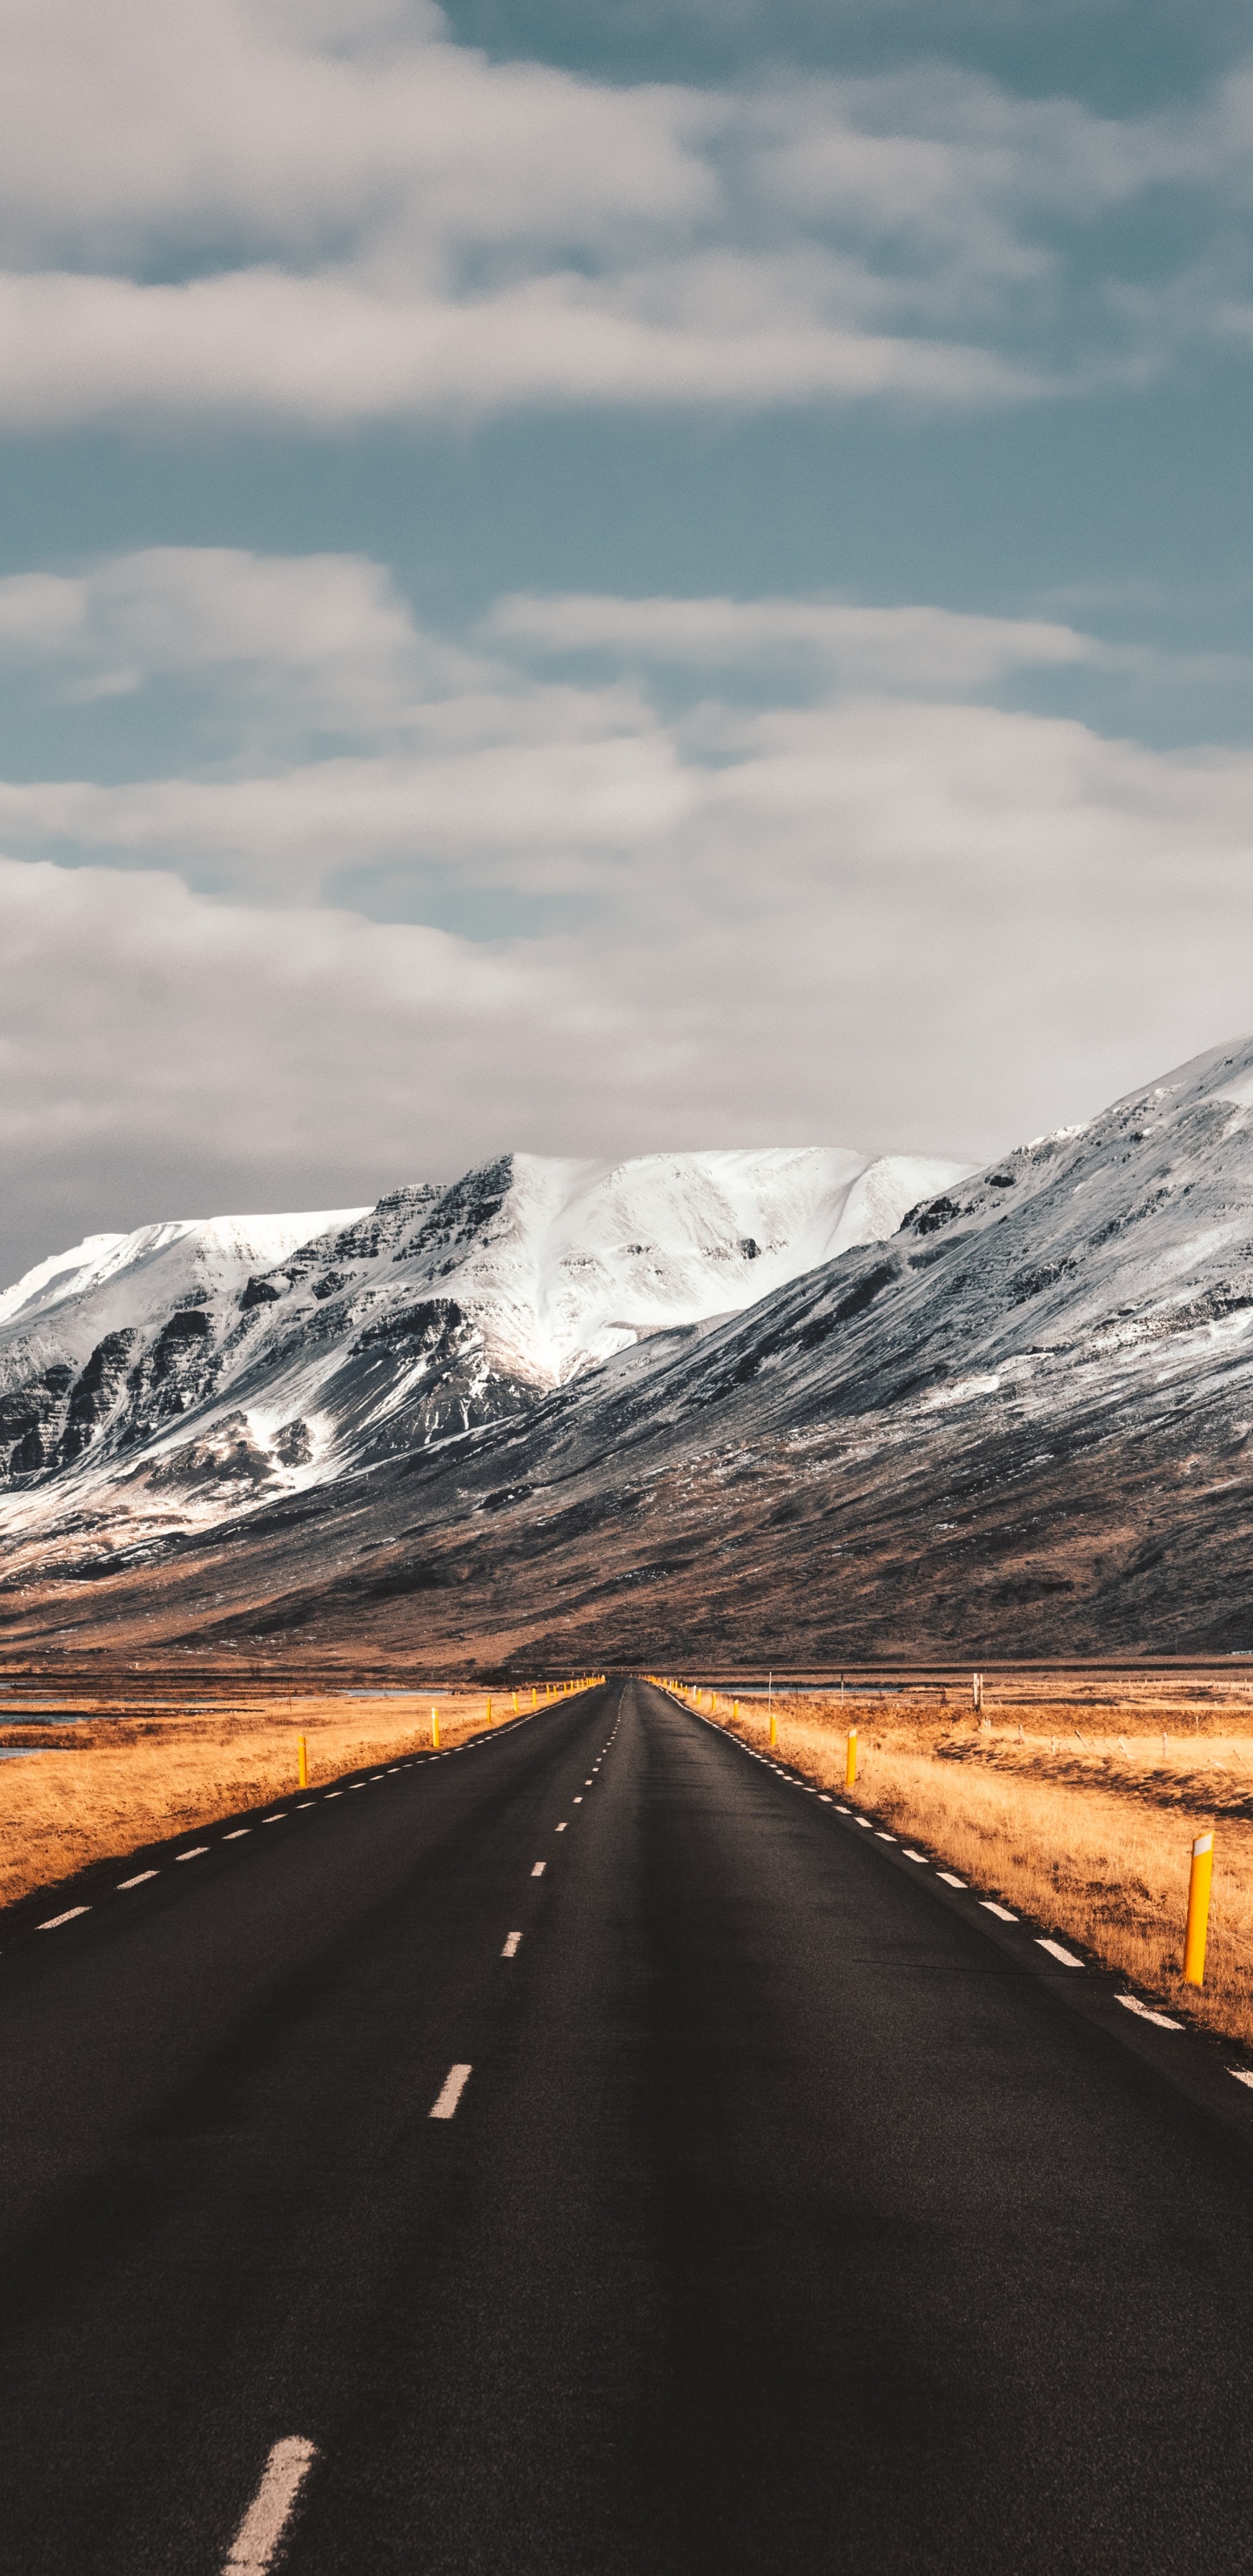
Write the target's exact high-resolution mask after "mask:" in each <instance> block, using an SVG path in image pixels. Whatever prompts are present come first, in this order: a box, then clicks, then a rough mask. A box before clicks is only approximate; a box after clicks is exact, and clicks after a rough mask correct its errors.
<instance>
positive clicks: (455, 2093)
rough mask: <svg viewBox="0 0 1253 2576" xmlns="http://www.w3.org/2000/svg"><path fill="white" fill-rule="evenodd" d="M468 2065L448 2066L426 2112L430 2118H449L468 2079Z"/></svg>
mask: <svg viewBox="0 0 1253 2576" xmlns="http://www.w3.org/2000/svg"><path fill="white" fill-rule="evenodd" d="M470 2072H471V2070H470V2068H469V2067H468V2066H450V2067H449V2069H448V2073H447V2074H446V2076H445V2077H444V2081H443V2083H442V2084H441V2086H440V2088H439V2091H438V2093H437V2094H436V2096H435V2099H434V2101H433V2102H432V2104H431V2107H430V2110H429V2111H428V2113H427V2118H428V2119H430V2120H451V2118H452V2115H453V2113H454V2111H455V2110H456V2108H457V2104H458V2103H459V2101H460V2100H461V2096H462V2094H463V2093H464V2091H465V2089H466V2086H467V2084H468V2083H469V2080H470Z"/></svg>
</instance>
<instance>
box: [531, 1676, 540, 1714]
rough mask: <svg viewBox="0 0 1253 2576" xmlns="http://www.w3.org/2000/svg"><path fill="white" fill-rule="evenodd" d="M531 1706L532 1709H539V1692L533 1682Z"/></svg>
mask: <svg viewBox="0 0 1253 2576" xmlns="http://www.w3.org/2000/svg"><path fill="white" fill-rule="evenodd" d="M531 1706H532V1708H538V1707H539V1692H538V1690H537V1689H536V1687H535V1684H534V1682H532V1684H531Z"/></svg>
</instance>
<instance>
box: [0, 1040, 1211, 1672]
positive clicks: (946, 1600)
mask: <svg viewBox="0 0 1253 2576" xmlns="http://www.w3.org/2000/svg"><path fill="white" fill-rule="evenodd" d="M1251 1540H1253V1039H1251V1040H1248V1041H1245V1042H1244V1043H1242V1044H1241V1045H1239V1046H1236V1047H1227V1048H1222V1049H1216V1050H1214V1051H1213V1052H1212V1053H1210V1054H1209V1055H1206V1056H1204V1057H1201V1058H1198V1059H1197V1060H1196V1062H1195V1063H1193V1064H1190V1065H1187V1066H1185V1067H1183V1068H1182V1069H1180V1070H1179V1071H1177V1072H1176V1073H1174V1074H1171V1075H1169V1076H1167V1077H1165V1078H1164V1079H1163V1080H1162V1081H1161V1082H1160V1083H1156V1084H1154V1085H1152V1086H1150V1087H1149V1088H1148V1089H1146V1090H1145V1091H1142V1092H1139V1093H1137V1094H1135V1095H1133V1096H1131V1097H1129V1098H1128V1099H1126V1100H1124V1101H1120V1102H1118V1103H1116V1104H1115V1105H1114V1107H1113V1108H1112V1109H1110V1110H1109V1111H1107V1112H1105V1113H1104V1114H1103V1115H1102V1116H1101V1117H1099V1118H1096V1119H1094V1120H1092V1121H1091V1122H1090V1123H1089V1124H1088V1125H1086V1126H1085V1127H1083V1128H1082V1129H1079V1130H1075V1131H1071V1132H1068V1133H1065V1134H1059V1135H1054V1136H1049V1137H1044V1138H1041V1139H1038V1140H1036V1141H1035V1142H1034V1143H1033V1144H1031V1145H1028V1146H1024V1147H1022V1148H1021V1149H1019V1151H1017V1152H1016V1153H1014V1154H1012V1155H1010V1156H1008V1157H1006V1158H1005V1159H1004V1160H1003V1161H1002V1162H1000V1163H998V1164H996V1165H994V1166H992V1167H991V1168H990V1169H989V1170H988V1171H986V1172H985V1173H983V1174H982V1175H980V1176H979V1178H978V1179H977V1180H976V1181H973V1182H970V1183H966V1184H954V1183H951V1182H950V1183H949V1184H948V1185H947V1186H946V1187H945V1188H943V1189H941V1190H940V1191H938V1192H932V1193H931V1194H930V1195H929V1196H928V1197H927V1198H926V1199H925V1200H924V1201H923V1202H922V1203H921V1204H920V1205H918V1206H917V1207H915V1208H914V1209H912V1210H911V1211H910V1212H909V1213H908V1215H907V1218H906V1221H905V1223H904V1225H903V1226H902V1228H901V1229H900V1230H899V1231H898V1232H897V1233H896V1234H895V1235H894V1236H893V1237H892V1238H891V1239H890V1240H888V1241H885V1242H882V1241H881V1242H879V1243H877V1244H873V1245H869V1246H864V1247H862V1248H860V1249H851V1250H848V1251H846V1252H844V1253H842V1254H840V1255H839V1256H838V1257H837V1258H835V1259H834V1260H833V1261H831V1262H828V1263H826V1264H824V1265H822V1266H821V1267H819V1268H817V1269H815V1270H813V1271H810V1272H807V1273H806V1274H804V1275H803V1276H801V1277H799V1278H796V1279H794V1280H792V1281H790V1282H788V1283H786V1284H785V1285H783V1286H781V1287H779V1288H777V1289H775V1290H774V1291H773V1293H771V1294H770V1295H768V1296H767V1297H765V1298H764V1299H762V1300H760V1301H758V1302H757V1303H755V1304H754V1305H753V1306H751V1307H750V1308H748V1309H747V1310H746V1311H744V1312H742V1313H741V1314H739V1315H736V1316H733V1317H732V1318H730V1319H729V1320H725V1321H721V1322H719V1321H710V1322H706V1323H703V1324H701V1323H689V1324H687V1325H685V1326H682V1327H675V1328H673V1329H671V1330H670V1331H669V1332H667V1333H664V1334H659V1335H658V1336H657V1337H656V1339H655V1340H654V1341H653V1342H652V1343H651V1345H649V1346H648V1347H647V1349H646V1350H633V1349H623V1350H621V1351H619V1352H618V1353H616V1354H615V1355H612V1356H611V1357H609V1358H608V1359H607V1360H604V1361H602V1362H600V1363H599V1364H598V1365H595V1366H593V1367H591V1368H589V1369H587V1370H585V1371H584V1372H583V1373H582V1374H581V1375H580V1376H579V1377H578V1378H577V1379H575V1380H574V1381H573V1382H570V1383H567V1384H565V1385H561V1386H558V1387H556V1388H555V1389H554V1390H553V1391H552V1392H550V1393H548V1394H547V1395H543V1396H541V1397H540V1398H539V1399H538V1400H537V1401H536V1402H535V1403H533V1404H532V1406H531V1407H530V1408H529V1409H528V1410H527V1411H526V1412H525V1413H524V1414H521V1415H519V1416H517V1417H516V1418H514V1419H512V1420H509V1421H497V1422H494V1423H490V1424H487V1425H485V1426H484V1427H483V1428H482V1429H480V1430H477V1431H474V1432H472V1433H471V1434H470V1435H469V1436H468V1437H466V1438H465V1439H463V1440H460V1441H458V1442H455V1443H448V1444H445V1445H443V1446H436V1447H429V1448H426V1449H418V1448H411V1449H410V1450H409V1451H408V1452H407V1453H405V1454H404V1455H400V1456H394V1457H391V1458H385V1459H383V1460H382V1462H381V1463H379V1464H377V1465H374V1466H367V1467H363V1468H360V1469H358V1470H356V1471H354V1472H352V1473H350V1474H348V1475H347V1476H345V1477H344V1478H342V1479H341V1480H340V1482H339V1483H338V1484H336V1485H335V1486H333V1487H331V1486H326V1485H324V1486H322V1487H320V1488H314V1489H311V1490H309V1491H306V1492H305V1493H304V1494H302V1495H299V1496H293V1497H291V1498H289V1499H286V1500H280V1501H278V1502H276V1503H274V1504H272V1505H270V1506H269V1507H267V1508H266V1509H264V1510H262V1511H260V1512H257V1513H255V1514H254V1515H252V1516H251V1517H250V1518H247V1519H242V1520H241V1519H236V1520H235V1521H233V1522H228V1523H226V1524H224V1525H223V1527H222V1528H221V1530H220V1531H219V1532H218V1533H217V1534H216V1535H213V1536H211V1537H208V1538H205V1539H201V1538H198V1537H194V1536H187V1537H184V1538H183V1539H181V1540H179V1541H178V1542H176V1543H175V1544H173V1545H171V1546H167V1547H166V1548H164V1550H162V1551H159V1552H158V1553H157V1554H156V1555H155V1556H154V1555H153V1554H152V1552H151V1551H147V1552H145V1554H144V1558H143V1562H142V1564H138V1563H135V1562H134V1561H128V1558H127V1556H126V1554H125V1552H124V1553H123V1554H122V1555H121V1556H120V1557H119V1558H118V1559H117V1560H116V1568H115V1571H114V1572H113V1573H112V1574H111V1576H110V1579H109V1580H108V1581H107V1582H104V1581H101V1580H100V1579H99V1558H98V1551H97V1549H96V1548H95V1545H94V1543H93V1542H92V1541H91V1539H90V1536H89V1534H88V1535H86V1536H83V1537H77V1538H76V1537H75V1535H74V1534H73V1533H72V1532H68V1531H67V1532H66V1533H65V1535H64V1537H63V1539H62V1540H61V1541H60V1542H59V1543H58V1545H59V1550H60V1553H59V1555H57V1554H56V1552H55V1551H54V1554H53V1556H52V1557H50V1556H49V1554H48V1552H47V1551H45V1552H44V1554H43V1555H42V1557H41V1558H40V1560H39V1562H38V1571H39V1572H41V1573H42V1575H43V1577H44V1589H43V1591H42V1593H40V1594H38V1595H27V1597H26V1598H25V1600H23V1601H19V1599H18V1597H17V1585H18V1584H19V1582H22V1581H24V1582H26V1583H28V1584H29V1583H30V1582H31V1580H32V1575H33V1573H34V1572H35V1571H36V1563H35V1560H34V1558H33V1557H31V1556H28V1557H26V1560H25V1571H24V1573H23V1572H22V1571H20V1570H19V1568H18V1567H16V1566H15V1568H14V1572H13V1574H12V1575H11V1577H10V1578H9V1586H8V1589H7V1591H5V1592H3V1593H0V1616H3V1617H4V1618H5V1619H6V1620H7V1623H8V1632H9V1634H10V1636H11V1637H18V1636H23V1635H25V1636H33V1635H36V1634H47V1633H48V1632H49V1631H50V1630H51V1629H52V1628H53V1627H56V1628H57V1629H59V1630H61V1631H62V1638H63V1641H64V1638H65V1637H68V1636H79V1637H82V1636H86V1635H91V1636H92V1637H93V1638H95V1639H97V1640H99V1639H100V1638H101V1637H102V1636H105V1635H108V1636H110V1637H112V1638H113V1639H114V1640H115V1641H118V1642H122V1641H124V1642H125V1644H126V1645H127V1648H128V1649H129V1647H130V1646H131V1645H132V1644H135V1643H137V1642H139V1641H140V1640H141V1639H144V1640H147V1641H153V1640H155V1639H157V1638H162V1637H163V1638H166V1639H170V1640H173V1639H179V1640H181V1641H182V1643H183V1644H184V1645H185V1646H186V1647H188V1648H190V1649H194V1650H197V1651H200V1650H203V1651H211V1650H214V1649H215V1648H217V1647H219V1646H222V1645H231V1646H235V1647H238V1646H239V1645H240V1644H244V1645H246V1646H247V1647H249V1648H250V1649H252V1650H255V1651H261V1650H262V1649H263V1648H264V1647H265V1646H266V1644H267V1643H268V1644H270V1645H272V1646H273V1645H279V1644H281V1646H282V1650H283V1651H284V1652H290V1651H291V1650H292V1648H293V1647H294V1646H296V1645H297V1644H300V1645H302V1646H304V1647H305V1648H307V1649H308V1650H309V1651H313V1652H316V1653H318V1654H320V1655H335V1654H337V1653H340V1652H342V1653H344V1654H345V1655H349V1654H352V1653H357V1652H360V1651H361V1648H362V1644H363V1641H365V1640H369V1643H370V1647H371V1650H372V1651H374V1652H376V1653H378V1654H382V1655H394V1656H396V1657H397V1658H405V1659H406V1660H411V1659H413V1658H414V1657H425V1656H431V1657H438V1658H439V1660H440V1661H441V1662H445V1663H457V1662H460V1663H462V1664H463V1665H468V1664H471V1663H475V1662H477V1663H479V1664H480V1665H484V1666H491V1665H494V1664H499V1663H501V1662H508V1661H510V1660H512V1661H513V1662H514V1664H515V1666H516V1667H521V1668H526V1667H528V1666H529V1667H530V1668H534V1667H535V1665H536V1664H539V1665H541V1666H542V1665H543V1663H544V1662H545V1661H549V1660H552V1659H554V1658H556V1657H558V1656H560V1657H561V1658H563V1659H566V1658H568V1657H569V1656H570V1655H571V1654H577V1653H579V1652H580V1651H586V1652H588V1653H589V1654H591V1653H595V1654H596V1655H598V1656H599V1657H600V1658H601V1659H602V1660H620V1661H638V1660H639V1659H640V1658H642V1657H643V1656H645V1655H647V1654H648V1653H649V1652H650V1650H651V1651H653V1652H657V1651H660V1650H661V1649H662V1648H663V1647H664V1648H665V1649H666V1651H668V1652H673V1653H674V1654H675V1655H676V1656H679V1657H682V1658H683V1659H685V1660H686V1659H691V1660H695V1659H697V1658H700V1659H701V1660H704V1661H708V1660H710V1659H712V1658H714V1657H718V1658H734V1657H742V1658H744V1659H746V1660H748V1661H757V1660H760V1661H762V1662H764V1661H766V1660H769V1659H773V1660H775V1661H776V1662H783V1661H785V1660H786V1661H788V1662H792V1663H798V1662H799V1663H803V1662H807V1661H815V1662H826V1663H830V1662H832V1661H838V1660H839V1659H840V1658H841V1657H842V1656H844V1655H848V1656H850V1657H851V1656H854V1655H857V1654H864V1653H867V1652H870V1651H876V1650H877V1651H882V1652H886V1653H900V1652H902V1651H909V1650H915V1651H926V1652H936V1653H945V1654H953V1653H961V1654H965V1653H967V1652H970V1653H974V1654H993V1653H995V1654H1013V1653H1015V1652H1021V1653H1026V1652H1030V1653H1033V1654H1042V1653H1049V1652H1053V1653H1075V1652H1107V1651H1111V1650H1117V1651H1118V1652H1124V1653H1125V1652H1128V1651H1135V1650H1136V1649H1137V1648H1151V1649H1152V1650H1154V1651H1156V1652H1162V1651H1179V1652H1186V1653H1195V1652H1198V1651H1200V1650H1202V1649H1210V1650H1216V1651H1227V1652H1247V1651H1249V1650H1251V1649H1253V1580H1251V1578H1253V1543H1251Z"/></svg>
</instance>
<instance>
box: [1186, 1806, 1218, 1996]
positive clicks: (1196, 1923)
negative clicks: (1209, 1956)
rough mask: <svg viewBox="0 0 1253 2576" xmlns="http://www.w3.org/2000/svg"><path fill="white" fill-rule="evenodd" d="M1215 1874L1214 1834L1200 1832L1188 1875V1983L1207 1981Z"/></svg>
mask: <svg viewBox="0 0 1253 2576" xmlns="http://www.w3.org/2000/svg"><path fill="white" fill-rule="evenodd" d="M1213 1874H1214V1837H1213V1835H1212V1833H1210V1834H1198V1835H1197V1838H1196V1841H1195V1842H1194V1844H1193V1846H1192V1868H1191V1870H1190V1872H1189V1875H1188V1928H1187V1931H1186V1932H1185V1934H1184V1939H1183V1976H1184V1983H1185V1985H1189V1986H1201V1985H1204V1983H1205V1936H1206V1933H1207V1932H1208V1930H1209V1893H1210V1880H1211V1879H1212V1877H1213Z"/></svg>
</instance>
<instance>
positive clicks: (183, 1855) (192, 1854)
mask: <svg viewBox="0 0 1253 2576" xmlns="http://www.w3.org/2000/svg"><path fill="white" fill-rule="evenodd" d="M208 1848H209V1846H208V1844H207V1843H193V1844H192V1847H191V1850H190V1851H185V1852H175V1854H174V1858H175V1860H203V1859H204V1856H205V1853H206V1852H207V1850H208Z"/></svg>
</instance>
